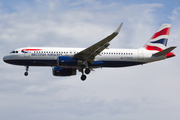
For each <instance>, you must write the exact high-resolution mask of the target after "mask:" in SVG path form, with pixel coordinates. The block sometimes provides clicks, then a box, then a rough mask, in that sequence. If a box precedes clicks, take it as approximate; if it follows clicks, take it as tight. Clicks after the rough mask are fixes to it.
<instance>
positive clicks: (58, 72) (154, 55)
mask: <svg viewBox="0 0 180 120" xmlns="http://www.w3.org/2000/svg"><path fill="white" fill-rule="evenodd" d="M122 24H123V23H121V24H120V25H119V27H118V28H117V29H116V30H115V31H114V32H113V33H112V34H111V35H109V36H107V37H106V38H104V39H103V40H101V41H99V42H97V43H95V44H94V45H92V46H90V47H88V48H60V47H24V48H18V49H15V50H13V51H12V52H11V53H10V54H9V55H6V56H4V57H3V61H4V62H6V63H9V64H13V65H21V66H25V68H26V69H25V70H26V71H25V73H24V75H25V76H27V75H28V70H29V66H50V67H52V73H53V75H54V76H72V75H76V72H77V71H78V70H79V72H81V73H82V75H81V80H82V81H84V80H85V79H86V75H87V74H89V73H90V72H91V71H93V69H95V68H102V67H127V66H134V65H142V64H146V63H150V62H155V61H159V60H163V59H167V58H171V57H174V56H175V54H174V53H173V52H171V51H172V50H173V49H175V48H176V47H177V46H172V47H169V48H166V45H167V41H168V36H169V32H170V27H171V24H162V25H161V27H160V28H159V29H158V30H157V32H155V33H154V35H153V36H152V37H151V38H150V39H149V40H148V42H147V43H146V44H145V45H144V46H143V47H141V48H138V49H109V48H108V46H109V45H110V43H109V42H110V41H111V40H112V39H113V38H115V37H116V36H117V35H118V33H119V31H120V29H121V27H122Z"/></svg>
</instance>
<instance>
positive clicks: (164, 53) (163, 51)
mask: <svg viewBox="0 0 180 120" xmlns="http://www.w3.org/2000/svg"><path fill="white" fill-rule="evenodd" d="M175 48H176V46H173V47H169V48H167V49H164V50H162V51H160V52H157V53H155V54H153V56H161V55H166V54H168V53H169V52H171V51H172V50H174V49H175Z"/></svg>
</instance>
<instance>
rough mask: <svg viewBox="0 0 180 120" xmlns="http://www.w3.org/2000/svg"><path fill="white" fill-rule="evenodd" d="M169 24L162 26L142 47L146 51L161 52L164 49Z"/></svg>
mask: <svg viewBox="0 0 180 120" xmlns="http://www.w3.org/2000/svg"><path fill="white" fill-rule="evenodd" d="M170 27H171V24H162V25H161V27H160V28H159V29H158V31H157V32H156V33H155V34H154V35H153V36H152V37H151V39H150V40H149V41H148V42H147V43H146V44H145V45H144V48H145V49H147V50H157V51H162V50H163V49H166V45H167V41H168V36H169V32H170Z"/></svg>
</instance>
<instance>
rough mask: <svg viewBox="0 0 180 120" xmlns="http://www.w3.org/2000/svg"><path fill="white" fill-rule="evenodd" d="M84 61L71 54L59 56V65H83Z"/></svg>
mask: <svg viewBox="0 0 180 120" xmlns="http://www.w3.org/2000/svg"><path fill="white" fill-rule="evenodd" d="M81 64H82V61H80V60H77V59H75V58H73V57H69V56H59V57H58V58H57V66H64V65H66V66H72V65H81Z"/></svg>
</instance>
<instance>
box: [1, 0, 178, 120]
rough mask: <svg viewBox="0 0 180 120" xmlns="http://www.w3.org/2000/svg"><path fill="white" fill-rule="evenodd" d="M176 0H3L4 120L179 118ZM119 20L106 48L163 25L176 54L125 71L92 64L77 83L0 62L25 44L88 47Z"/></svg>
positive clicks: (140, 41) (45, 70)
mask: <svg viewBox="0 0 180 120" xmlns="http://www.w3.org/2000/svg"><path fill="white" fill-rule="evenodd" d="M179 20H180V2H179V0H173V1H169V0H159V1H158V0H137V1H134V0H0V51H1V52H0V57H1V61H0V119H1V120H12V119H15V120H17V119H18V120H25V119H26V120H40V119H42V120H50V119H51V120H59V119H61V120H72V119H73V120H100V119H103V120H110V119H111V120H179V119H180V102H179V101H180V94H179V91H180V79H179V78H180V77H179V73H180V57H179V54H180V51H179V46H180V21H179ZM121 22H123V23H124V24H123V26H122V28H121V31H120V33H119V35H118V36H117V37H116V38H115V39H113V40H112V41H111V43H110V44H111V45H110V46H109V48H140V47H142V46H143V45H144V44H145V43H146V42H147V41H148V40H149V38H150V37H151V36H152V35H153V34H154V32H156V31H157V29H158V28H159V27H160V26H161V24H163V23H170V24H172V27H171V31H170V36H169V40H168V46H178V47H177V48H176V49H175V50H173V52H175V54H176V57H173V58H170V59H166V60H162V61H158V62H154V63H149V64H146V65H139V66H134V67H127V68H115V69H113V68H103V69H95V71H94V72H91V74H90V75H88V76H87V80H86V81H84V82H82V81H81V80H80V76H81V73H78V74H77V75H76V76H72V77H54V76H53V75H52V68H51V67H30V69H29V75H28V76H27V77H25V76H24V72H25V67H24V66H13V65H9V64H6V63H4V62H3V61H2V58H3V56H5V55H7V54H9V53H10V52H11V51H12V50H14V49H16V48H20V47H27V46H39V47H44V46H50V47H53V46H55V47H83V48H86V47H89V46H91V45H92V44H94V43H96V42H98V41H100V40H101V39H103V38H104V37H106V36H108V35H109V34H111V33H112V32H113V31H114V30H115V29H116V28H117V27H118V25H119V24H120V23H121Z"/></svg>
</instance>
